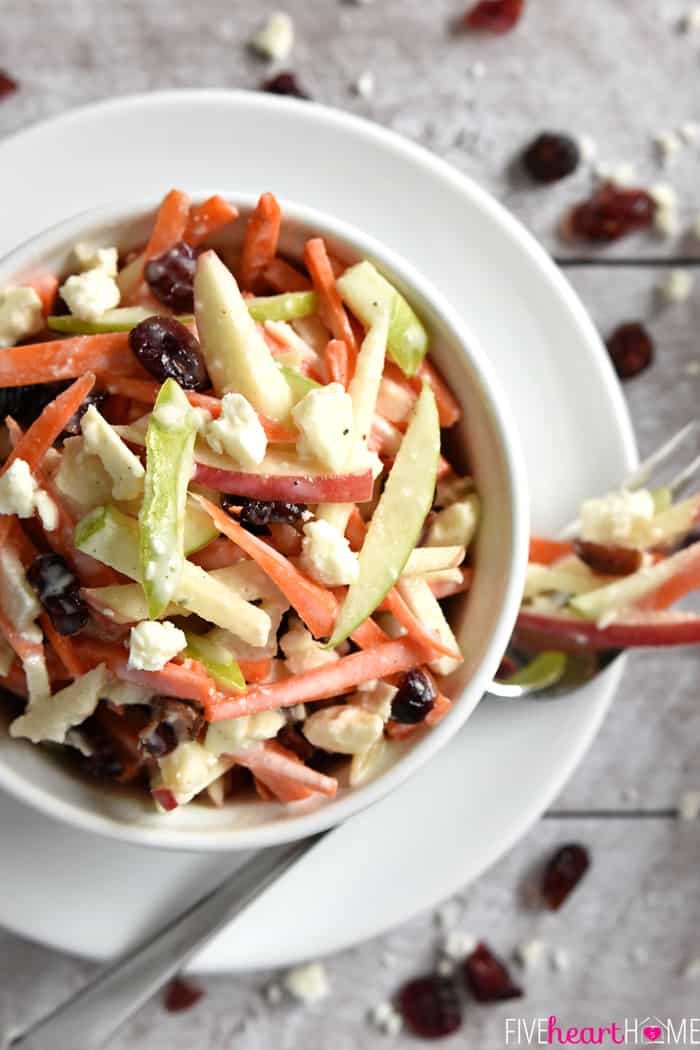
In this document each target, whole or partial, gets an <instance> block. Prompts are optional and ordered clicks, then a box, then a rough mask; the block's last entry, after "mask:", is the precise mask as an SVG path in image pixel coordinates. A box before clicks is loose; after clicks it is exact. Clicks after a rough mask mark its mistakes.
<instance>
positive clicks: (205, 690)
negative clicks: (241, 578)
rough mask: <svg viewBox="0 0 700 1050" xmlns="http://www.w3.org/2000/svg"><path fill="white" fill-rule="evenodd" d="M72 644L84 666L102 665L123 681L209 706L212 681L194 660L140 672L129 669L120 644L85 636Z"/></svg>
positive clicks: (214, 689)
mask: <svg viewBox="0 0 700 1050" xmlns="http://www.w3.org/2000/svg"><path fill="white" fill-rule="evenodd" d="M73 645H74V646H75V648H76V650H77V654H78V657H79V658H80V659H81V660H83V661H84V662H85V664H86V665H87V666H89V667H96V666H97V664H100V663H104V664H106V665H107V667H108V668H109V669H110V671H111V672H112V673H113V674H115V675H116V676H117V678H120V679H121V680H122V681H124V682H134V683H136V684H137V685H144V686H146V688H149V689H152V690H153V691H154V692H156V693H162V694H163V695H165V696H175V697H178V698H179V699H181V700H196V701H197V702H198V703H200V704H209V703H210V702H211V700H212V697H213V696H214V695H215V693H216V687H215V685H214V682H213V681H212V679H211V678H210V677H209V675H208V674H207V673H206V671H205V670H204V668H203V667H202V665H201V664H200V663H198V662H197V661H196V660H184V661H183V662H182V663H177V664H176V663H173V661H170V663H167V664H166V665H165V667H163V668H162V669H161V670H160V671H139V670H136V669H135V668H132V667H129V666H128V653H127V651H126V649H124V647H123V646H121V645H115V644H113V643H111V642H103V641H100V640H99V639H96V638H86V637H77V638H76V639H75V640H74V642H73Z"/></svg>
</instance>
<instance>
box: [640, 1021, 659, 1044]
mask: <svg viewBox="0 0 700 1050" xmlns="http://www.w3.org/2000/svg"><path fill="white" fill-rule="evenodd" d="M642 1033H643V1035H644V1038H645V1039H648V1040H649V1042H650V1043H655V1042H656V1040H657V1039H660V1038H661V1029H660V1028H659V1026H658V1025H657V1024H648V1025H647V1026H646V1028H643V1029H642Z"/></svg>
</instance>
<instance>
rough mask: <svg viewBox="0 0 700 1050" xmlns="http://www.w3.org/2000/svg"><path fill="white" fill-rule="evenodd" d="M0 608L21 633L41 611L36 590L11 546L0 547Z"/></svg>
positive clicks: (26, 629) (24, 632) (24, 631)
mask: <svg viewBox="0 0 700 1050" xmlns="http://www.w3.org/2000/svg"><path fill="white" fill-rule="evenodd" d="M0 609H2V611H3V612H4V614H5V616H6V617H7V619H8V620H9V621H10V623H11V624H12V626H13V627H14V628H15V629H16V630H17V631H19V632H20V633H21V634H26V632H27V631H28V629H29V628H30V627H31V625H32V624H33V623H34V621H35V620H36V618H37V616H38V615H39V613H40V612H41V605H40V604H39V600H38V598H37V596H36V591H35V590H34V588H33V587H31V586H30V585H29V581H28V580H27V576H26V573H25V571H24V567H23V565H22V562H21V561H20V560H19V558H18V557H17V555H16V554H15V552H14V550H13V549H12V547H3V548H1V549H0Z"/></svg>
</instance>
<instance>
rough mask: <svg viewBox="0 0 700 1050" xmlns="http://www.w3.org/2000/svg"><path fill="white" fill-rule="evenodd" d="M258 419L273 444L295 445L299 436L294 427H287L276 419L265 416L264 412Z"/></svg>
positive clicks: (260, 413) (259, 414) (259, 413)
mask: <svg viewBox="0 0 700 1050" xmlns="http://www.w3.org/2000/svg"><path fill="white" fill-rule="evenodd" d="M258 419H259V420H260V422H261V423H262V426H263V430H264V431H265V436H266V437H267V440H268V441H271V442H273V444H274V443H275V442H276V443H278V444H287V445H291V444H294V442H295V441H296V439H297V437H298V436H299V435H298V433H297V431H296V430H294V428H293V427H287V426H285V425H284V423H280V422H278V420H276V419H270V418H269V417H268V416H264V415H263V414H262V412H258Z"/></svg>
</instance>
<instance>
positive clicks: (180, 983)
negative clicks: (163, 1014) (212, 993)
mask: <svg viewBox="0 0 700 1050" xmlns="http://www.w3.org/2000/svg"><path fill="white" fill-rule="evenodd" d="M203 995H204V990H203V989H202V988H200V987H199V986H198V985H196V984H193V983H192V981H186V980H185V978H184V977H176V978H175V980H174V981H171V982H170V984H169V985H168V987H167V989H166V991H165V996H164V997H163V1005H164V1006H165V1009H166V1010H167V1011H168V1012H169V1013H171V1014H175V1013H180V1012H181V1011H182V1010H191V1009H192V1007H193V1006H194V1005H195V1003H198V1002H199V1000H200V999H201V998H202V996H203Z"/></svg>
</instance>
